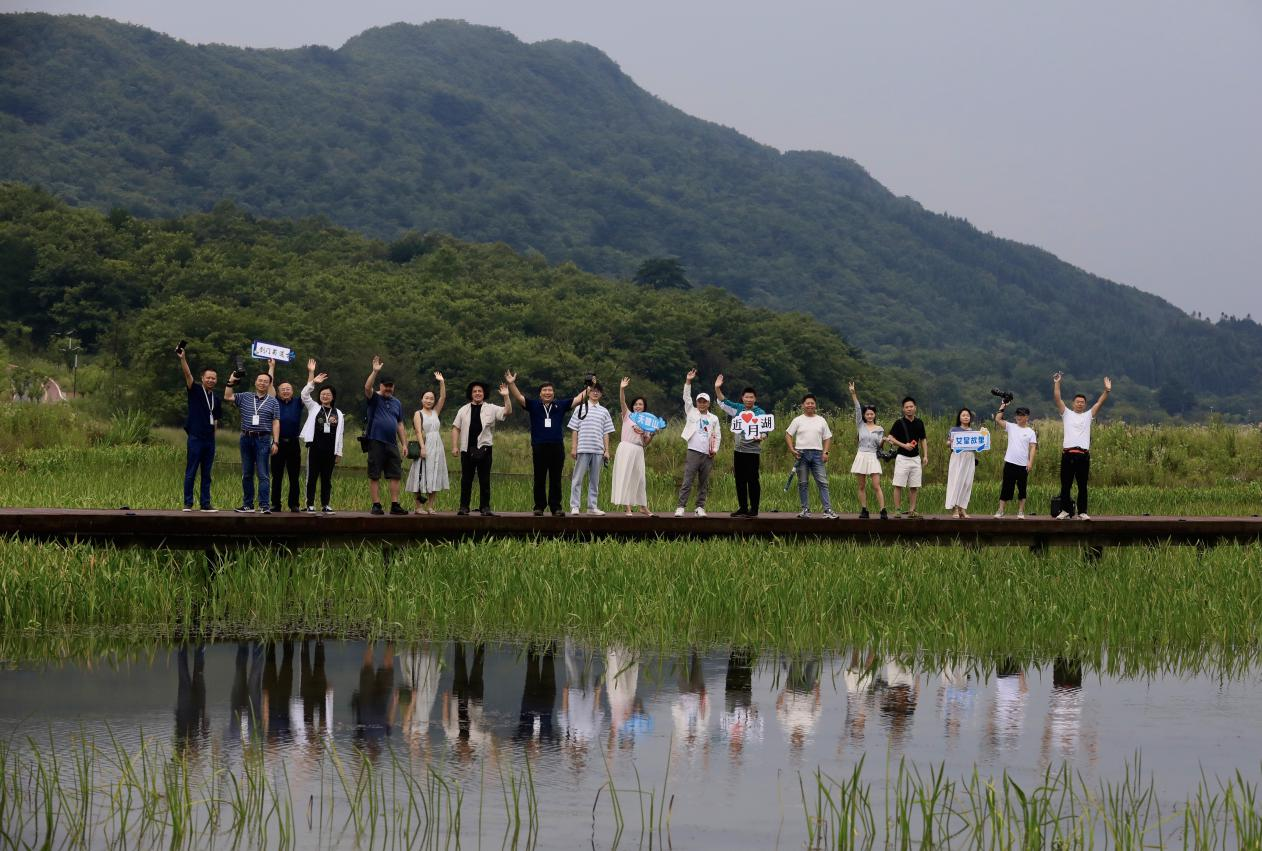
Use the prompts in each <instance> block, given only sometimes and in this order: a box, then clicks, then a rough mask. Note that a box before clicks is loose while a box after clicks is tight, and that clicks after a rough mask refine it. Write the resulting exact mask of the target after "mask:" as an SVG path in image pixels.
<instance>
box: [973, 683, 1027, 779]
mask: <svg viewBox="0 0 1262 851" xmlns="http://www.w3.org/2000/svg"><path fill="white" fill-rule="evenodd" d="M1029 695H1030V686H1029V684H1028V683H1027V682H1026V679H1025V670H1024V669H1022V667H1021V666H1020V665H1018V664H1017V662H1016V661H1015V660H1014V659H1005V660H1003V661H1002V662H1001V663H1000V664H999V666H998V668H997V669H996V671H995V697H994V700H993V701H992V702H991V704H990V714H989V717H988V718H987V721H986V736H985V738H984V739H983V740H982V753H983V754H985V756H986V760H987V761H988V762H991V761H993V760H994V759H995V758H996V757H998V756H1003V755H1004V754H1007V753H1011V752H1013V751H1015V750H1016V749H1017V746H1018V745H1019V744H1020V743H1021V727H1022V726H1023V725H1024V724H1025V703H1026V700H1027V699H1028V698H1029Z"/></svg>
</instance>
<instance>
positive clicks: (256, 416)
mask: <svg viewBox="0 0 1262 851" xmlns="http://www.w3.org/2000/svg"><path fill="white" fill-rule="evenodd" d="M250 400H251V401H252V402H253V403H254V416H253V417H252V418H251V419H250V425H259V424H260V423H259V397H258V396H255V395H254V394H253V393H251V394H250Z"/></svg>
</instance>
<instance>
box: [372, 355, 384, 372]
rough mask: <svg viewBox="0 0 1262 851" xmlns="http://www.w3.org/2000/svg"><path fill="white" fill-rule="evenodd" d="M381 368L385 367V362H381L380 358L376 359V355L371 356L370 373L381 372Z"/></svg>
mask: <svg viewBox="0 0 1262 851" xmlns="http://www.w3.org/2000/svg"><path fill="white" fill-rule="evenodd" d="M383 366H385V362H384V361H382V360H381V358H379V357H377V356H376V355H373V356H372V371H373V372H381V368H382V367H383Z"/></svg>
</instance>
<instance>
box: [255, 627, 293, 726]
mask: <svg viewBox="0 0 1262 851" xmlns="http://www.w3.org/2000/svg"><path fill="white" fill-rule="evenodd" d="M281 648H282V649H281V662H280V668H279V669H277V667H276V642H274V641H269V642H268V643H267V661H266V663H264V665H263V706H264V707H265V709H264V714H263V732H264V735H266V736H267V741H268V742H269V743H273V742H289V741H291V740H292V739H293V730H292V728H291V727H290V724H289V699H290V697H291V696H292V695H293V692H294V642H293V641H292V640H290V639H286V640H285V641H284V642H282V644H281Z"/></svg>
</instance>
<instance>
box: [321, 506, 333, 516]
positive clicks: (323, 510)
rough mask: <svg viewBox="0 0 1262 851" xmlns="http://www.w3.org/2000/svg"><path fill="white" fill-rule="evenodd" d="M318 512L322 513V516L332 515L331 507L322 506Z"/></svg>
mask: <svg viewBox="0 0 1262 851" xmlns="http://www.w3.org/2000/svg"><path fill="white" fill-rule="evenodd" d="M320 511H321V513H323V514H332V513H333V507H332V506H331V505H326V506H324V508H322V509H320Z"/></svg>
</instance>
